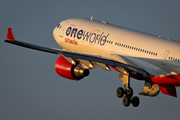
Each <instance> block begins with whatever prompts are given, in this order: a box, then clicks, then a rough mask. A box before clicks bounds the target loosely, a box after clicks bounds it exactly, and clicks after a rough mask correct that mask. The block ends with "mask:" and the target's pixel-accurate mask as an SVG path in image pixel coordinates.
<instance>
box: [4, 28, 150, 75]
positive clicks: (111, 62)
mask: <svg viewBox="0 0 180 120" xmlns="http://www.w3.org/2000/svg"><path fill="white" fill-rule="evenodd" d="M5 42H8V43H11V44H15V45H19V46H22V47H26V48H30V49H34V50H39V51H43V52H48V53H53V54H58V55H61V56H63V57H64V58H65V59H66V60H68V61H69V62H70V63H72V64H75V63H76V60H78V61H80V62H81V63H82V64H84V65H85V66H86V67H88V68H89V69H91V68H95V67H97V66H100V67H102V68H103V69H105V70H108V71H110V68H109V66H111V67H113V68H114V69H116V70H117V71H119V72H122V71H131V72H135V73H138V74H141V75H145V76H149V74H148V73H147V72H146V71H145V70H144V69H143V68H141V67H139V66H138V65H137V64H135V63H133V62H132V61H130V60H129V59H127V58H125V57H123V56H121V55H116V54H107V55H104V54H103V55H100V54H86V53H79V52H73V51H66V50H62V49H55V48H48V47H42V46H38V45H33V44H29V43H25V42H21V41H17V40H15V37H14V35H13V31H12V29H11V28H8V34H7V39H6V40H5ZM75 59H76V60H75ZM122 68H123V69H122ZM122 73H123V72H122Z"/></svg>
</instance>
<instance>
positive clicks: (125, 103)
mask: <svg viewBox="0 0 180 120" xmlns="http://www.w3.org/2000/svg"><path fill="white" fill-rule="evenodd" d="M130 103H131V99H130V98H129V97H127V96H125V97H124V98H123V105H124V106H125V107H128V106H129V105H130Z"/></svg>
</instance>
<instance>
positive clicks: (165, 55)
mask: <svg viewBox="0 0 180 120" xmlns="http://www.w3.org/2000/svg"><path fill="white" fill-rule="evenodd" d="M168 55H169V51H168V50H167V51H166V52H165V53H164V55H163V58H162V63H161V64H162V65H166V60H167V57H168Z"/></svg>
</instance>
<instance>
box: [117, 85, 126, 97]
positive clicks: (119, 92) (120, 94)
mask: <svg viewBox="0 0 180 120" xmlns="http://www.w3.org/2000/svg"><path fill="white" fill-rule="evenodd" d="M116 95H117V97H118V98H122V97H123V96H124V89H123V88H122V87H119V88H118V89H117V90H116Z"/></svg>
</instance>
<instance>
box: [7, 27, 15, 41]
mask: <svg viewBox="0 0 180 120" xmlns="http://www.w3.org/2000/svg"><path fill="white" fill-rule="evenodd" d="M6 40H15V38H14V35H13V31H12V29H11V28H8V33H7V38H6Z"/></svg>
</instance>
